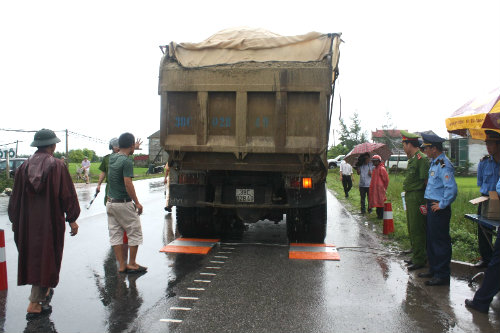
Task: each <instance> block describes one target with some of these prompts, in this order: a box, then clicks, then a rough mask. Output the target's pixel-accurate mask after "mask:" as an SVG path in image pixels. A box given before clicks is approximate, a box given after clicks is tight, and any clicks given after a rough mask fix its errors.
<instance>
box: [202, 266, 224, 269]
mask: <svg viewBox="0 0 500 333" xmlns="http://www.w3.org/2000/svg"><path fill="white" fill-rule="evenodd" d="M205 268H206V269H220V267H213V266H212V267H205Z"/></svg>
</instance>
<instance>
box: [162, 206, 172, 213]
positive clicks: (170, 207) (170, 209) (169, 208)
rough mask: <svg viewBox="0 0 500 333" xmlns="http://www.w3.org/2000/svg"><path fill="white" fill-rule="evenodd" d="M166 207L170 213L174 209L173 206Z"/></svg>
mask: <svg viewBox="0 0 500 333" xmlns="http://www.w3.org/2000/svg"><path fill="white" fill-rule="evenodd" d="M164 209H165V211H167V212H169V213H170V212H171V211H172V206H167V207H165V208H164Z"/></svg>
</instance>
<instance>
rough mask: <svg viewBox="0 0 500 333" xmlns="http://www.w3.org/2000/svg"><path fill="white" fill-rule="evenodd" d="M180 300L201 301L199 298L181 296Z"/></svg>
mask: <svg viewBox="0 0 500 333" xmlns="http://www.w3.org/2000/svg"><path fill="white" fill-rule="evenodd" d="M179 299H187V300H192V301H197V300H199V299H200V298H199V297H187V296H179Z"/></svg>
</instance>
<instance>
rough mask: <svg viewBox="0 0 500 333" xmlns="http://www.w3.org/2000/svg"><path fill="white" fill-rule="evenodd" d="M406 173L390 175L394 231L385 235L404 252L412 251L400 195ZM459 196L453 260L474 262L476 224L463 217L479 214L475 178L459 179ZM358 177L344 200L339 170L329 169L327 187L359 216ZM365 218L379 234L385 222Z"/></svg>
mask: <svg viewBox="0 0 500 333" xmlns="http://www.w3.org/2000/svg"><path fill="white" fill-rule="evenodd" d="M403 180H404V173H401V172H400V173H397V174H396V173H390V174H389V187H388V189H387V193H386V195H387V201H388V202H391V203H392V211H393V219H394V229H395V232H394V233H392V234H390V235H386V236H384V237H386V239H387V241H388V243H393V244H392V245H395V246H398V247H399V248H400V249H401V250H409V249H410V241H409V238H408V228H407V224H406V212H405V211H404V210H403V201H402V199H401V192H403ZM456 181H457V185H458V195H457V199H456V200H455V201H454V202H453V204H452V206H451V211H452V217H451V222H450V235H451V240H452V246H453V254H452V258H453V259H454V260H459V261H465V262H475V261H476V260H477V259H478V258H479V257H480V255H479V252H478V248H477V247H478V246H477V225H476V224H475V223H473V222H471V221H469V220H466V219H465V218H464V214H469V213H476V212H477V207H476V206H474V205H472V204H471V203H469V200H471V199H473V198H475V197H477V196H479V189H478V188H477V186H476V178H475V177H457V178H456ZM358 184H359V177H358V175H354V176H353V185H352V186H353V187H352V189H351V191H350V192H349V198H345V197H344V189H343V187H342V181H341V180H340V175H339V169H338V168H336V169H331V170H329V174H328V177H327V186H328V188H329V189H332V190H333V191H334V192H335V195H336V197H337V198H338V199H339V200H340V201H341V202H342V203H344V204H345V206H346V208H347V209H348V210H349V211H351V212H352V213H355V214H359V212H360V209H361V204H360V196H359V190H358ZM365 218H366V219H368V220H369V221H371V222H372V223H373V224H375V225H377V226H378V229H379V230H380V232H382V229H383V221H382V220H377V217H376V214H375V212H374V211H373V212H372V213H371V214H366V215H365Z"/></svg>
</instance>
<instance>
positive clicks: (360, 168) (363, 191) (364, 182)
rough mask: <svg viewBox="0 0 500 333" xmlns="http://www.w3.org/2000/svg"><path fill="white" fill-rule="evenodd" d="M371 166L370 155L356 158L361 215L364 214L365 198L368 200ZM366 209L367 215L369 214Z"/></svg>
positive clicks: (369, 209)
mask: <svg viewBox="0 0 500 333" xmlns="http://www.w3.org/2000/svg"><path fill="white" fill-rule="evenodd" d="M372 170H373V164H372V163H371V162H370V154H369V153H364V154H362V155H361V156H359V158H358V162H357V163H356V172H357V173H358V175H359V196H360V197H361V214H365V213H366V208H365V207H366V197H368V198H370V195H369V192H370V183H371V180H372ZM371 211H372V210H371V208H370V207H368V213H371Z"/></svg>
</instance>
